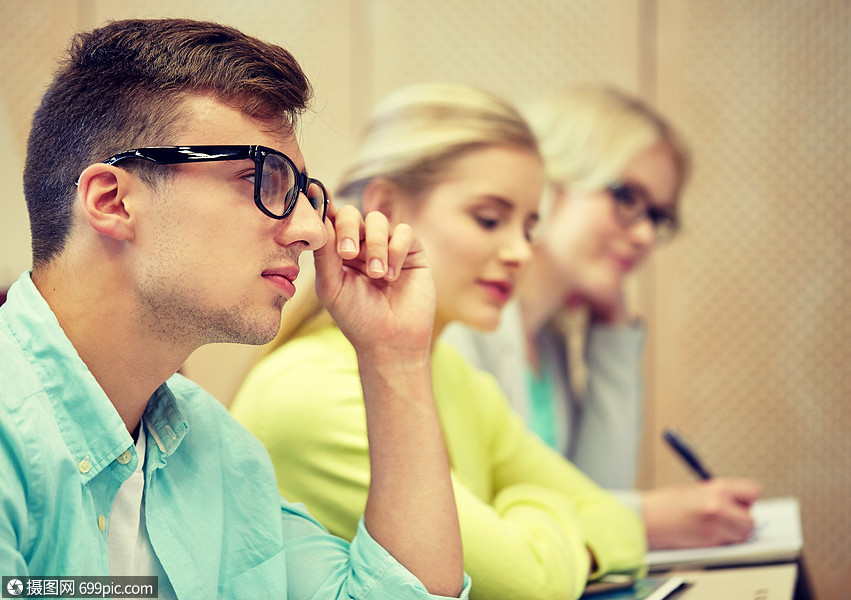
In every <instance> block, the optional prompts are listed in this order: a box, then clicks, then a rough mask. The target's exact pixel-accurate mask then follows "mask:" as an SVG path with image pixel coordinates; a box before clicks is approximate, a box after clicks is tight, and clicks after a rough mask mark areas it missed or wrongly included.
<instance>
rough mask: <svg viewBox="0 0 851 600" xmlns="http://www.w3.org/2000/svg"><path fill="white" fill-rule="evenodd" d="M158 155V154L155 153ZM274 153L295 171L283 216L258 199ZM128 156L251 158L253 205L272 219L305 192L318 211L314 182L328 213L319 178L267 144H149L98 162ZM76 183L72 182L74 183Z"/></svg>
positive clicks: (168, 160) (177, 160) (170, 160)
mask: <svg viewBox="0 0 851 600" xmlns="http://www.w3.org/2000/svg"><path fill="white" fill-rule="evenodd" d="M158 154H160V156H157V155H158ZM270 154H274V155H276V156H279V157H281V158H282V159H283V160H284V162H286V163H287V165H288V166H289V167H290V168H291V169H292V171H293V173H295V176H296V181H295V186H294V187H292V188H290V189H289V190H287V196H288V195H289V194H290V192H291V191H292V190H296V191H297V193H296V194H295V197H294V200H293V201H292V202H290V203H287V202H286V200H285V202H284V213H283V214H282V215H276V214H275V213H273V212H272V211H270V210H269V209H268V208H267V207H266V206H265V205H264V204H263V202H262V200H261V198H260V192H261V190H262V187H263V164H264V163H265V161H266V156H268V155H270ZM129 159H141V160H147V161H149V162H152V163H154V164H158V165H177V164H185V163H193V162H214V161H225V160H253V161H254V204H256V205H257V208H259V209H260V211H261V212H262V213H263V214H264V215H266V216H267V217H270V218H272V219H276V220H279V221H280V220H283V219H286V218H287V217H288V216H290V214H291V213H292V211H293V209H295V205H296V203H297V202H298V196H299V195H300V194H304V196H305V198H307V199H308V201H309V202H310V205H311V206H312V207H313V209H314V210H316V211H317V212H320V210H319V207H318V206H315V205H314V203H313V201H312V200H311V198H310V196H309V194H308V189H309V188H310V186H311V185H312V184H316V185H318V186H319V188H320V189H321V190H322V194H323V203H322V210H321V212H320V217H321V219H322V221H323V222H324V221H325V216H326V214H327V212H328V203H329V201H330V198H329V195H328V190H327V189H326V188H325V186H324V185H323V184H322V182H321V181H319V180H318V179H314V178H312V177H308V176H307V173H304V172H302V171H299V169H298V167H297V166H296V164H295V163H294V162H293V160H292V159H291V158H290V157H289V156H287V155H286V154H284V153H283V152H280V151H278V150H275V149H274V148H269V147H268V146H260V145H256V144H251V145H227V144H225V145H202V146H150V147H146V148H134V149H132V150H125V151H123V152H119V153H118V154H114V155H112V156H110V157H109V158H107V159H106V160H103V161H101V162H102V163H103V164H107V165H114V164H117V163H119V162H121V161H124V160H129ZM76 184H77V182H74V185H76Z"/></svg>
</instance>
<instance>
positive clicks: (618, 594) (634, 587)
mask: <svg viewBox="0 0 851 600" xmlns="http://www.w3.org/2000/svg"><path fill="white" fill-rule="evenodd" d="M594 585H596V584H589V586H588V588H587V589H586V590H585V593H584V594H582V597H581V598H580V600H664V599H666V598H671V597H672V595H673V594H674V593H676V592H677V591H679V590H681V589H683V587H685V586H686V585H687V584H686V582H685V580H684V579H683V578H682V577H645V578H644V579H637V580H635V581H634V582H633V583H632V584H631V585H627V586H626V587H622V586H621V587H620V588H619V589H609V590H605V589H602V588H596V589H595V588H594Z"/></svg>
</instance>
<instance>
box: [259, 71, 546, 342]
mask: <svg viewBox="0 0 851 600" xmlns="http://www.w3.org/2000/svg"><path fill="white" fill-rule="evenodd" d="M494 146H502V147H504V146H508V147H515V148H516V147H519V148H525V149H527V150H529V151H530V152H533V153H534V154H535V155H536V156H537V155H539V152H538V145H537V140H536V138H535V135H534V133H533V132H532V130H531V128H530V127H529V125H528V123H527V122H526V121H525V119H524V118H523V116H522V115H521V114H520V112H519V111H518V110H517V109H515V108H514V107H513V106H512V105H511V104H509V103H508V102H506V101H505V100H503V99H501V98H500V97H498V96H496V95H494V94H492V93H490V92H487V91H485V90H481V89H478V88H475V87H471V86H468V85H462V84H452V83H420V84H415V85H412V86H408V87H405V88H402V89H399V90H397V91H396V92H394V93H392V94H390V95H389V96H388V97H386V98H385V99H384V101H382V102H381V103H380V104H379V105H378V106H377V107H376V109H375V110H374V112H373V113H372V115H371V117H370V120H369V123H368V124H367V126H366V129H365V130H364V132H363V136H362V138H361V142H360V145H359V146H358V149H357V150H356V151H355V153H354V155H353V157H352V159H351V162H350V163H349V166H348V168H347V169H345V171H344V173H343V176H342V179H341V183H340V185H339V186H338V191H337V194H336V195H335V200H334V202H335V204H340V203H349V204H354V205H356V206H358V207H360V208H361V209H362V208H363V206H362V195H363V191H364V189H365V188H366V186H367V184H369V182H370V181H372V180H374V179H377V178H384V179H388V180H390V181H391V182H393V183H394V184H395V185H397V186H398V187H399V188H400V189H401V190H402V191H403V192H404V198H405V200H408V201H411V202H421V201H422V199H423V198H425V197H426V196H427V195H428V193H429V192H430V191H431V190H432V189H433V188H434V187H435V186H437V185H438V184H439V183H441V182H442V181H444V180H445V179H446V177H447V175H448V174H449V172H450V167H451V166H452V164H454V163H455V161H457V160H459V159H460V158H462V157H464V156H466V155H467V154H469V153H471V152H474V151H476V150H481V149H484V148H488V147H494ZM332 323H333V321H332V320H331V317H330V316H329V315H328V313H327V312H325V311H324V310H322V307H321V305H320V304H319V302H318V300H317V299H316V297H315V294H311V295H308V296H301V297H298V295H297V297H296V298H294V299H293V301H291V302H290V305H289V306H287V307H286V308H285V310H284V313H283V319H282V326H281V330H280V332H279V333H278V336H277V337H276V338H275V340H274V341H273V342H272V343H271V345H270V346H269V349H268V350H269V351H271V350H274V349H275V348H277V347H279V346H281V345H283V344H284V343H286V342H287V341H289V340H291V339H293V338H295V337H299V336H302V335H306V334H308V333H311V332H313V331H316V330H317V329H320V328H322V327H324V326H327V325H331V324H332Z"/></svg>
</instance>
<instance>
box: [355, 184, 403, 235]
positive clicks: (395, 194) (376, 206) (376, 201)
mask: <svg viewBox="0 0 851 600" xmlns="http://www.w3.org/2000/svg"><path fill="white" fill-rule="evenodd" d="M407 209H408V200H407V198H406V197H405V192H404V191H403V190H402V188H400V187H399V186H398V185H396V184H395V183H393V182H392V181H390V180H389V179H387V178H385V177H376V178H375V179H372V180H370V182H369V183H367V184H366V187H365V188H364V190H363V210H364V213H368V212H372V211H374V210H377V211H379V212H381V213H384V215H385V216H386V217H387V220H388V221H390V223H391V224H392V225H397V224H399V223H401V222H403V221H404V220H405V215H406V214H407Z"/></svg>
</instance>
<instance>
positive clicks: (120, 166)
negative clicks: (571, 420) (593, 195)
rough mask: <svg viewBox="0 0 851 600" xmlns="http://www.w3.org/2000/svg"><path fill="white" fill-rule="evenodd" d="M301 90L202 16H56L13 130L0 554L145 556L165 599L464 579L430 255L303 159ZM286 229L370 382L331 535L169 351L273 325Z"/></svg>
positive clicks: (89, 559) (144, 571)
mask: <svg viewBox="0 0 851 600" xmlns="http://www.w3.org/2000/svg"><path fill="white" fill-rule="evenodd" d="M308 99H309V84H308V82H307V80H306V78H305V77H304V74H303V73H302V71H301V69H300V68H299V66H298V64H297V63H296V62H295V60H294V59H293V58H292V56H291V55H290V54H289V53H287V52H286V51H285V50H283V49H281V48H279V47H277V46H273V45H270V44H266V43H263V42H261V41H259V40H256V39H254V38H251V37H248V36H245V35H243V34H241V33H240V32H238V31H236V30H233V29H231V28H227V27H223V26H220V25H216V24H212V23H200V22H194V21H187V20H157V21H123V22H122V21H119V22H114V23H111V24H109V25H106V26H104V27H102V28H100V29H97V30H94V31H92V32H89V33H85V34H80V35H78V36H76V37H75V39H74V41H73V43H72V45H71V48H70V51H69V57H68V58H67V60H66V61H65V62H64V63H63V64H62V65H61V66H60V69H59V71H58V72H57V74H56V76H55V78H54V81H53V83H52V85H51V87H50V88H49V89H48V90H47V92H46V94H45V96H44V98H43V101H42V104H41V106H40V107H39V109H38V111H37V112H36V114H35V117H34V120H33V128H32V132H31V134H30V139H29V147H28V154H27V161H26V168H25V173H24V186H25V195H26V199H27V205H28V208H29V213H30V224H31V229H32V240H33V242H32V243H33V268H32V271H31V272H29V271H28V272H26V273H24V274H23V275H22V276H21V277H20V279H19V280H18V282H17V283H16V284H15V285H14V286H13V287H12V288H11V289H10V291H9V296H8V300H7V302H6V304H5V305H4V306H3V307H2V309H0V356H2V357H3V360H2V362H0V482H2V484H1V485H0V507H2V509H0V575H3V576H15V577H16V578H18V579H20V578H21V577H22V576H23V577H26V576H29V577H38V576H57V575H60V576H61V575H65V576H71V575H76V576H91V577H95V576H120V575H135V576H141V575H146V576H150V575H156V576H158V584H159V590H158V593H159V597H161V598H167V597H177V598H214V597H224V598H231V597H252V598H255V597H262V598H272V597H281V598H286V597H291V598H326V597H327V598H362V597H367V596H368V597H369V598H379V599H384V598H386V599H391V598H392V599H394V600H396V599H400V598H412V599H413V598H432V597H435V596H453V597H456V596H458V595H461V596H462V597H466V595H467V594H468V593H469V587H470V586H469V580H468V579H467V578H466V577H465V576H464V575H463V572H462V559H461V543H460V535H459V532H458V522H457V515H456V513H455V503H454V500H453V497H452V488H451V485H450V482H449V471H448V460H447V458H446V454H445V450H444V445H443V441H442V438H441V435H440V427H439V424H438V421H437V417H436V413H435V411H434V406H433V401H432V397H431V382H430V372H429V362H428V354H429V340H430V334H431V323H432V311H433V309H434V291H433V287H432V283H431V275H430V271H429V269H428V266H427V264H426V263H425V259H424V256H423V252H422V248H421V246H420V244H419V241H418V240H417V238H416V236H415V234H414V233H413V231H412V230H411V229H410V228H409V227H406V226H400V227H397V228H395V229H391V228H390V227H389V226H388V223H387V220H386V219H385V218H383V217H382V216H381V215H378V214H370V215H367V216H366V218H365V219H364V218H362V217H361V215H360V214H359V213H358V212H357V211H356V210H354V209H352V208H351V207H344V208H342V209H341V210H339V211H334V209H333V206H329V202H328V196H327V193H326V191H325V188H324V187H323V185H322V184H321V183H320V182H319V181H318V180H317V179H314V178H312V177H308V176H307V174H306V172H305V165H304V159H303V158H302V155H301V152H300V150H299V147H298V144H297V142H296V140H295V137H294V135H293V130H294V126H295V118H296V116H297V115H298V113H299V112H300V111H301V110H303V109H304V108H305V105H306V103H307V101H308ZM303 251H314V252H315V255H314V256H315V262H316V271H317V290H318V292H319V294H320V297H321V298H322V299H323V301H324V302H325V303H326V305H327V306H328V309H329V310H330V311H331V313H332V314H333V316H334V318H335V320H336V321H337V323H338V324H339V325H340V327H341V329H343V331H344V332H345V333H346V335H347V336H348V337H349V338H350V340H351V341H352V343H353V345H354V346H355V348H356V349H357V351H358V358H359V364H360V371H361V378H362V380H363V386H364V398H365V404H366V412H367V418H368V422H369V427H370V446H371V451H372V487H371V490H370V496H369V501H368V503H367V507H366V512H365V515H364V518H363V520H362V521H361V524H360V530H359V534H358V536H357V537H356V538H355V540H354V541H353V542H352V544H351V546H350V545H349V544H348V543H346V542H344V541H342V540H339V539H337V538H334V537H332V536H330V535H329V534H327V532H326V531H325V530H324V529H322V528H321V526H319V525H318V524H317V523H316V521H314V520H313V519H312V518H311V517H310V516H309V514H308V513H307V511H306V510H305V508H304V507H303V506H300V505H292V504H289V503H287V502H286V501H285V500H282V499H281V498H280V496H279V495H278V491H277V486H276V482H275V475H274V472H273V470H272V466H271V464H270V463H269V460H268V457H267V455H266V453H265V450H264V449H263V448H262V446H261V445H260V444H259V442H257V441H256V440H254V439H253V438H252V437H251V436H250V435H249V434H248V433H247V432H246V431H245V430H243V429H242V428H241V427H240V426H239V425H237V424H236V423H235V422H234V421H233V420H232V419H231V418H230V416H229V415H228V414H227V412H226V410H225V409H224V407H222V406H221V405H220V404H218V403H217V402H216V401H215V400H214V399H212V398H211V397H209V395H207V394H206V393H205V392H203V391H202V390H201V389H200V388H199V387H198V386H197V385H195V384H193V383H191V382H189V381H188V380H186V379H185V378H183V377H182V376H180V375H174V373H175V372H176V371H177V369H178V368H179V367H180V365H181V364H182V363H183V362H184V360H185V359H186V358H187V357H188V356H189V354H190V353H191V352H192V351H193V350H195V349H196V348H198V347H199V346H201V345H203V344H207V343H211V342H238V343H247V344H263V343H266V342H268V341H270V340H271V339H272V338H273V337H274V336H275V334H276V333H277V331H278V328H279V325H280V313H281V308H282V306H283V305H284V303H285V302H286V301H287V300H288V299H290V298H291V297H292V296H293V294H294V293H295V284H294V281H295V280H296V277H297V275H298V258H299V255H300V254H301V252H303ZM306 451H309V450H306Z"/></svg>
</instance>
